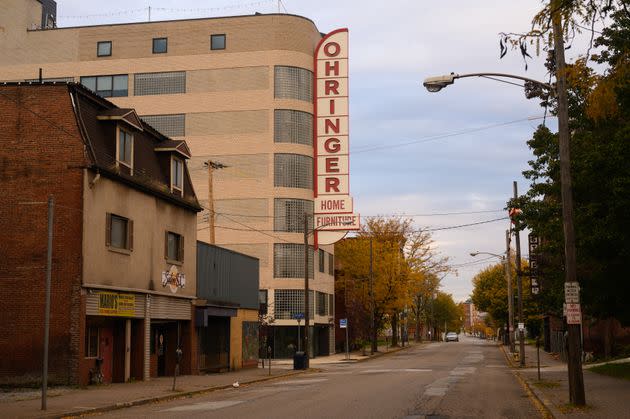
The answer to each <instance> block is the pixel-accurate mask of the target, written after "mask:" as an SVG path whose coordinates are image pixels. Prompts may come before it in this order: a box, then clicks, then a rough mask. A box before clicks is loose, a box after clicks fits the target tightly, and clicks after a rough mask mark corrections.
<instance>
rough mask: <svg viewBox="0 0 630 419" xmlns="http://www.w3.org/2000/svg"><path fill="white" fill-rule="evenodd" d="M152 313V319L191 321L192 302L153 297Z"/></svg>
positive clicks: (158, 296)
mask: <svg viewBox="0 0 630 419" xmlns="http://www.w3.org/2000/svg"><path fill="white" fill-rule="evenodd" d="M150 313H151V318H152V319H174V320H190V318H191V304H190V300H188V299H185V298H171V297H165V296H161V295H151V307H150Z"/></svg>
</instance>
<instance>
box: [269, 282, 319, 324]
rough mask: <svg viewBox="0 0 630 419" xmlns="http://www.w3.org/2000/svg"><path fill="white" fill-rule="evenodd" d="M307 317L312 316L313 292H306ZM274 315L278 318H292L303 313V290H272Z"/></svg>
mask: <svg viewBox="0 0 630 419" xmlns="http://www.w3.org/2000/svg"><path fill="white" fill-rule="evenodd" d="M308 299H309V302H308V306H309V307H310V308H311V309H310V310H309V313H308V314H309V316H308V317H309V318H310V319H312V318H314V315H313V314H314V313H313V312H314V311H315V310H314V306H313V300H314V294H313V291H310V290H309V292H308ZM274 301H275V302H274V317H275V318H276V319H279V320H292V319H294V318H295V317H296V314H304V290H303V289H302V290H283V289H275V290H274Z"/></svg>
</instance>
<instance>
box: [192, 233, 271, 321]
mask: <svg viewBox="0 0 630 419" xmlns="http://www.w3.org/2000/svg"><path fill="white" fill-rule="evenodd" d="M258 271H259V262H258V259H255V258H252V257H249V256H246V255H243V254H240V253H236V252H233V251H231V250H228V249H224V248H221V247H218V246H212V245H209V244H206V243H202V242H197V296H198V297H199V298H203V299H206V300H208V301H211V302H214V303H226V304H238V305H240V307H241V308H251V309H256V310H257V309H258Z"/></svg>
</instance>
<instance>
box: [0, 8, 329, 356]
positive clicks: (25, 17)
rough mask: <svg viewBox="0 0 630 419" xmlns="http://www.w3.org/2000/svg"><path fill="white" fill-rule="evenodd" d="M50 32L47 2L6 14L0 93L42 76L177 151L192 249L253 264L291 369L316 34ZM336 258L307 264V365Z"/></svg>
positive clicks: (184, 27) (168, 25)
mask: <svg viewBox="0 0 630 419" xmlns="http://www.w3.org/2000/svg"><path fill="white" fill-rule="evenodd" d="M55 21H56V4H55V2H54V1H52V0H3V2H2V13H0V27H2V28H3V30H2V31H0V57H2V59H0V81H24V80H36V79H38V76H39V74H40V69H41V71H42V74H43V78H44V79H45V80H57V81H76V82H80V83H82V84H83V85H85V86H87V87H88V88H89V89H91V90H92V91H94V92H96V93H97V94H99V95H101V96H103V97H107V98H109V99H110V100H111V101H112V102H113V103H115V104H116V105H118V106H120V107H121V108H134V109H136V111H137V112H138V115H139V116H140V117H141V118H142V119H143V120H144V121H145V122H148V123H149V124H151V126H153V127H155V128H156V129H157V130H159V131H160V132H162V133H163V134H165V135H167V136H169V137H171V138H174V139H175V140H182V139H183V138H186V141H187V144H188V146H189V147H190V151H191V158H190V159H188V162H187V164H188V167H189V170H190V174H191V181H192V184H193V185H194V187H195V190H196V192H197V194H198V196H199V200H200V203H201V205H202V206H203V207H205V208H206V210H205V211H203V212H201V213H199V215H198V219H197V223H198V231H199V233H198V234H199V240H202V241H205V242H208V243H214V244H218V245H220V246H222V247H225V248H229V249H232V250H234V251H237V252H241V253H244V254H247V255H250V256H253V257H255V258H257V259H258V260H259V261H260V281H259V282H260V288H261V289H260V299H261V302H263V305H264V306H265V307H267V309H268V313H267V315H268V316H269V317H270V318H272V319H273V320H274V321H273V323H272V324H273V326H272V329H274V330H273V331H272V333H271V339H272V340H273V341H275V342H276V344H275V345H273V348H274V355H275V356H277V357H285V356H290V355H291V351H290V349H289V348H290V346H291V345H292V346H295V345H294V344H295V343H296V339H297V336H296V330H297V328H296V327H295V326H296V325H297V321H296V320H295V318H294V317H295V316H296V315H298V314H299V313H302V312H303V311H304V307H303V306H304V303H303V301H304V291H303V286H304V280H303V276H304V263H305V262H304V244H303V228H304V227H303V226H304V222H303V217H304V213H308V214H312V213H313V196H314V193H313V183H314V178H313V176H314V174H313V163H314V162H313V156H314V149H313V113H314V104H313V101H314V94H313V90H314V86H313V71H314V61H315V60H314V52H315V47H316V45H317V43H318V42H319V41H320V40H321V39H322V34H321V33H320V32H319V30H318V29H317V27H316V26H315V24H314V23H313V22H312V21H310V20H309V19H306V18H303V17H300V16H294V15H287V14H269V15H263V14H255V15H249V16H234V17H220V18H210V19H187V20H177V21H163V22H144V23H129V24H111V25H97V26H83V27H71V28H58V27H56V26H55ZM208 162H210V164H208ZM208 167H210V168H212V167H223V168H221V169H218V168H217V169H215V170H209V168H208ZM210 179H212V181H211V180H210ZM333 253H334V251H333V246H332V245H330V246H321V248H320V249H318V250H317V251H316V252H315V251H314V252H310V254H311V255H312V256H311V259H310V260H309V262H308V265H309V269H310V274H309V276H310V278H312V283H311V286H310V288H311V292H312V297H310V298H311V299H310V301H311V302H312V303H313V305H311V307H312V309H311V310H310V313H311V316H312V319H311V327H312V332H311V333H312V339H310V342H311V343H312V345H313V346H312V348H311V351H310V354H313V355H319V354H321V355H326V354H328V353H329V352H330V351H331V350H333V349H334V328H333V325H332V324H331V322H330V318H331V314H330V313H329V312H330V311H332V307H328V306H327V305H326V304H329V303H328V302H329V301H331V300H332V299H333V293H334V279H333V264H334V261H333ZM320 305H322V306H321V307H320Z"/></svg>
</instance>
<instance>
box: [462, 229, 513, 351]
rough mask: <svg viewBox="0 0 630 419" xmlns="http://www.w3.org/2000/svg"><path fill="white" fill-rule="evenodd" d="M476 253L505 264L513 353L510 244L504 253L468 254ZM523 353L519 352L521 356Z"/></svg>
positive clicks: (509, 328) (507, 236) (507, 235)
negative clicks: (499, 260) (492, 257)
mask: <svg viewBox="0 0 630 419" xmlns="http://www.w3.org/2000/svg"><path fill="white" fill-rule="evenodd" d="M505 233H506V239H507V240H508V241H509V234H510V232H509V230H508V231H506V232H505ZM477 255H490V256H494V257H497V258H499V259H501V261H502V262H503V263H504V264H505V278H506V280H507V294H508V296H507V297H508V333H507V335H508V343H509V345H510V352H511V353H514V338H513V337H512V328H513V327H514V297H513V296H512V273H511V270H510V246H509V245H508V246H507V250H506V251H505V254H502V255H499V254H496V253H490V252H472V253H471V254H470V256H472V257H475V256H477ZM522 355H523V354H520V356H522Z"/></svg>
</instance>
